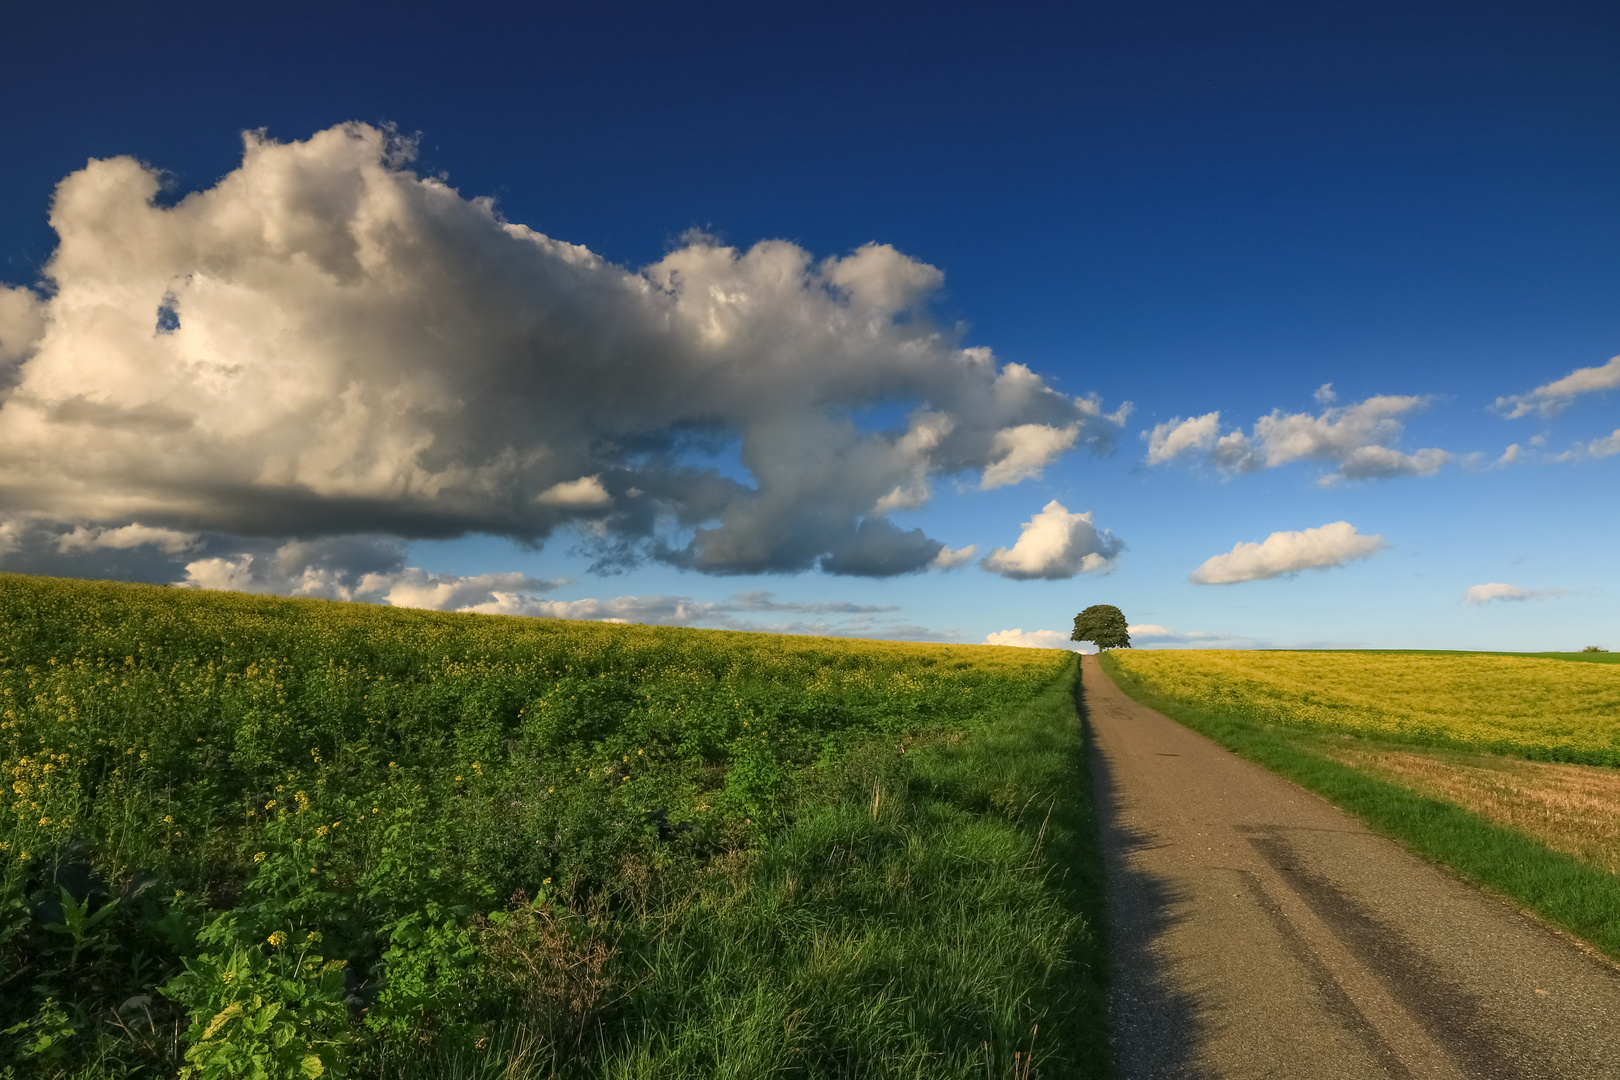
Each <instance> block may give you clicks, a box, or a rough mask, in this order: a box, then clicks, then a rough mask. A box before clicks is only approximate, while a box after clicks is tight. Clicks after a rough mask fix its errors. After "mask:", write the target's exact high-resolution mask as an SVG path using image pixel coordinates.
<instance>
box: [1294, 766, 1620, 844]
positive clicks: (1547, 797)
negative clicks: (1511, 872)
mask: <svg viewBox="0 0 1620 1080" xmlns="http://www.w3.org/2000/svg"><path fill="white" fill-rule="evenodd" d="M1320 749H1321V751H1322V752H1323V753H1324V754H1326V755H1327V756H1328V757H1331V758H1333V759H1334V760H1335V761H1340V762H1343V763H1344V764H1346V765H1349V766H1350V767H1352V768H1355V769H1360V770H1362V771H1363V772H1368V773H1371V774H1373V775H1374V776H1378V777H1380V778H1381V779H1385V780H1388V781H1390V782H1391V783H1394V784H1399V785H1401V786H1402V787H1405V788H1410V789H1411V790H1413V791H1416V792H1419V793H1421V794H1423V795H1427V796H1429V797H1430V798H1434V799H1441V800H1444V801H1445V802H1449V803H1452V804H1453V805H1456V806H1460V807H1462V808H1463V809H1464V810H1467V811H1469V812H1471V813H1475V814H1478V815H1479V816H1480V817H1482V818H1485V819H1486V820H1488V821H1494V822H1495V823H1496V824H1498V825H1506V826H1507V827H1508V828H1510V829H1517V830H1518V831H1520V832H1522V833H1524V834H1526V835H1527V836H1533V837H1535V838H1536V839H1537V840H1540V841H1541V842H1542V843H1543V844H1546V845H1547V846H1548V847H1550V848H1552V849H1553V850H1554V851H1561V852H1563V853H1564V854H1565V855H1573V856H1574V857H1575V858H1577V859H1580V860H1582V861H1583V862H1588V863H1591V864H1592V865H1594V866H1601V867H1603V869H1605V870H1607V871H1609V872H1610V873H1620V770H1616V769H1606V768H1603V767H1602V766H1599V765H1556V764H1549V763H1547V762H1541V761H1523V760H1519V759H1515V758H1507V757H1500V756H1497V755H1494V754H1467V753H1463V752H1461V751H1454V750H1413V749H1391V748H1381V749H1367V748H1366V747H1365V745H1364V744H1363V745H1355V744H1353V743H1351V742H1350V741H1349V740H1323V741H1322V743H1321V744H1320Z"/></svg>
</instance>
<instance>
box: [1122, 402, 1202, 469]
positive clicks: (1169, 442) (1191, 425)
mask: <svg viewBox="0 0 1620 1080" xmlns="http://www.w3.org/2000/svg"><path fill="white" fill-rule="evenodd" d="M1220 433H1221V414H1220V413H1219V412H1218V411H1217V412H1211V413H1205V414H1204V415H1203V416H1194V417H1190V418H1188V419H1186V420H1183V419H1182V418H1181V417H1179V416H1174V417H1171V418H1170V419H1169V420H1166V421H1165V422H1164V423H1162V424H1156V425H1154V428H1153V430H1152V431H1151V432H1143V433H1142V437H1143V438H1144V439H1147V440H1148V456H1147V460H1148V464H1149V465H1162V464H1163V463H1165V462H1167V461H1174V460H1175V459H1176V458H1177V457H1178V456H1179V455H1181V454H1183V453H1185V452H1186V451H1188V450H1209V449H1210V448H1212V447H1213V446H1214V445H1215V440H1216V438H1218V437H1219V436H1220Z"/></svg>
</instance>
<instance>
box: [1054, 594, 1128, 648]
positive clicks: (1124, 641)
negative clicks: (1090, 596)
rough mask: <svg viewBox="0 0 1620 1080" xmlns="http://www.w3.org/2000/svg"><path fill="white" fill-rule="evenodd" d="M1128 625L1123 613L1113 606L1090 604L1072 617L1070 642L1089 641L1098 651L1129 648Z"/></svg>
mask: <svg viewBox="0 0 1620 1080" xmlns="http://www.w3.org/2000/svg"><path fill="white" fill-rule="evenodd" d="M1129 626H1130V624H1128V623H1127V622H1126V621H1125V613H1124V612H1123V611H1120V610H1119V608H1117V607H1115V606H1114V605H1113V604H1092V605H1091V606H1090V607H1088V608H1086V610H1084V611H1082V612H1081V613H1080V614H1078V615H1076V616H1075V617H1074V633H1072V634H1070V635H1069V640H1070V641H1089V642H1091V643H1092V644H1094V645H1096V646H1097V648H1099V649H1128V648H1130V647H1131V635H1130V629H1129Z"/></svg>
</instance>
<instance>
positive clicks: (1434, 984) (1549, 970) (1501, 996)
mask: <svg viewBox="0 0 1620 1080" xmlns="http://www.w3.org/2000/svg"><path fill="white" fill-rule="evenodd" d="M1081 678H1082V686H1083V693H1084V695H1085V703H1086V710H1087V715H1088V719H1089V721H1090V725H1091V730H1092V733H1093V735H1094V738H1095V740H1096V743H1095V749H1096V751H1097V752H1096V753H1094V754H1093V755H1092V768H1093V771H1094V778H1095V781H1096V790H1097V798H1098V801H1099V806H1100V809H1101V816H1102V822H1103V846H1104V851H1105V857H1106V859H1107V864H1108V875H1109V896H1108V908H1109V915H1110V921H1111V926H1110V934H1111V937H1112V949H1113V960H1114V998H1113V1017H1114V1031H1115V1042H1116V1052H1117V1055H1118V1060H1119V1065H1120V1073H1121V1076H1122V1078H1123V1080H1149V1078H1151V1080H1159V1078H1170V1077H1174V1078H1182V1077H1187V1078H1200V1080H1202V1078H1216V1077H1219V1078H1222V1080H1225V1078H1238V1077H1242V1078H1250V1077H1278V1078H1288V1080H1337V1078H1340V1077H1344V1078H1360V1077H1421V1078H1428V1077H1436V1078H1440V1077H1444V1078H1448V1080H1464V1078H1465V1080H1499V1078H1500V1080H1519V1078H1528V1077H1537V1078H1541V1077H1545V1078H1547V1080H1587V1078H1592V1080H1597V1078H1600V1077H1601V1078H1604V1080H1616V1078H1620V969H1617V968H1616V967H1615V966H1614V965H1611V964H1610V963H1608V962H1607V961H1604V960H1601V959H1599V958H1596V957H1594V956H1593V955H1591V954H1590V953H1589V952H1587V951H1586V950H1585V949H1583V948H1582V947H1581V946H1579V945H1578V944H1576V943H1575V942H1573V941H1571V940H1569V939H1568V938H1565V937H1564V936H1562V935H1560V934H1557V933H1555V932H1553V931H1551V930H1548V929H1546V928H1545V927H1543V926H1542V925H1540V924H1539V923H1537V922H1535V921H1534V920H1532V919H1531V918H1530V917H1528V916H1526V915H1524V914H1521V913H1520V912H1519V911H1518V910H1517V909H1516V908H1514V907H1513V906H1511V905H1510V904H1508V903H1507V902H1505V901H1504V900H1502V899H1500V898H1497V897H1493V896H1489V895H1486V894H1484V893H1481V892H1480V891H1478V890H1476V889H1474V888H1472V887H1471V886H1468V885H1466V884H1463V883H1462V882H1459V881H1458V880H1457V879H1455V878H1453V877H1451V876H1450V875H1448V874H1447V873H1446V872H1445V871H1443V870H1440V869H1438V868H1436V867H1434V866H1432V865H1430V864H1429V863H1426V862H1424V861H1423V860H1421V859H1418V858H1417V857H1415V856H1413V855H1411V854H1409V853H1407V852H1406V851H1405V850H1404V849H1402V848H1401V847H1399V846H1398V845H1396V844H1394V843H1392V842H1391V841H1389V840H1385V839H1382V838H1380V837H1378V836H1375V835H1373V834H1372V833H1370V832H1369V831H1368V830H1367V829H1366V828H1365V827H1364V826H1362V825H1361V824H1360V823H1359V822H1357V821H1356V820H1355V819H1353V818H1351V817H1350V816H1349V815H1348V814H1345V813H1343V812H1341V811H1339V810H1337V809H1335V808H1334V807H1332V806H1331V805H1329V804H1328V803H1326V802H1325V801H1323V800H1322V799H1320V798H1318V797H1317V796H1315V795H1312V794H1310V793H1308V792H1306V791H1304V790H1303V789H1301V788H1299V787H1297V786H1295V785H1293V784H1291V783H1289V782H1288V781H1285V780H1282V779H1280V778H1278V777H1276V776H1274V775H1272V774H1271V773H1269V772H1266V771H1265V770H1264V769H1261V768H1260V767H1258V766H1256V765H1251V764H1249V763H1248V762H1246V761H1243V760H1242V759H1240V758H1238V757H1236V756H1235V755H1233V754H1231V753H1228V752H1227V751H1225V750H1223V749H1221V748H1220V747H1218V746H1216V745H1215V744H1214V743H1212V742H1210V741H1209V740H1208V739H1206V738H1204V737H1203V736H1201V735H1198V734H1195V733H1194V732H1192V731H1190V730H1188V729H1187V728H1184V727H1182V726H1181V725H1180V724H1177V723H1175V722H1174V721H1171V720H1169V719H1167V718H1166V717H1164V716H1163V715H1161V714H1160V713H1157V712H1154V711H1153V710H1151V709H1148V708H1144V707H1143V706H1141V705H1138V704H1137V703H1136V702H1134V701H1132V700H1131V699H1130V698H1128V697H1126V696H1125V695H1124V693H1122V692H1121V691H1120V690H1119V689H1118V688H1117V687H1116V686H1115V685H1114V683H1113V681H1112V680H1110V679H1109V678H1108V677H1107V676H1106V675H1105V674H1103V672H1102V669H1101V668H1100V667H1098V665H1097V661H1096V658H1095V657H1089V656H1088V657H1086V658H1085V659H1084V663H1083V665H1082V669H1081Z"/></svg>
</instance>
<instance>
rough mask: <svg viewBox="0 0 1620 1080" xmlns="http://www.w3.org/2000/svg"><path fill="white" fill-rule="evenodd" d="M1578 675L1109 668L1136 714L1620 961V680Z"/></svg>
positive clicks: (1158, 660) (1119, 660)
mask: <svg viewBox="0 0 1620 1080" xmlns="http://www.w3.org/2000/svg"><path fill="white" fill-rule="evenodd" d="M1599 655H1600V656H1601V655H1602V654H1599ZM1575 658H1579V659H1590V658H1591V657H1590V656H1586V657H1581V656H1580V654H1570V656H1569V658H1568V659H1575ZM1568 659H1563V658H1560V659H1551V658H1547V657H1545V656H1540V657H1513V656H1505V655H1495V654H1466V653H1390V652H1344V653H1331V652H1222V651H1208V652H1206V651H1192V650H1176V651H1170V650H1155V651H1144V652H1130V653H1123V652H1115V651H1110V652H1108V653H1106V654H1104V656H1103V657H1102V661H1101V662H1102V665H1103V668H1104V670H1105V671H1107V672H1108V674H1109V675H1110V676H1111V677H1113V679H1114V680H1115V682H1116V683H1117V684H1118V685H1119V686H1120V688H1121V689H1122V690H1124V691H1125V692H1126V693H1127V694H1129V695H1130V696H1131V697H1133V698H1135V699H1136V700H1138V701H1140V702H1142V703H1143V704H1145V705H1148V706H1150V707H1152V708H1154V709H1157V710H1159V711H1160V712H1163V713H1165V714H1166V715H1168V716H1171V717H1173V718H1175V719H1176V720H1178V721H1180V722H1182V723H1184V724H1186V725H1187V726H1189V727H1191V728H1193V729H1194V730H1196V731H1199V732H1202V733H1203V734H1205V735H1208V736H1209V737H1211V738H1213V739H1215V740H1216V741H1217V742H1219V743H1221V744H1222V745H1224V746H1226V747H1227V748H1229V749H1231V750H1233V751H1235V752H1237V753H1239V754H1241V755H1242V756H1244V757H1247V758H1249V759H1250V760H1252V761H1255V762H1256V763H1258V764H1261V765H1264V766H1266V767H1267V768H1270V769H1272V770H1273V771H1275V772H1278V773H1280V774H1282V775H1283V776H1286V777H1288V778H1289V779H1291V780H1294V781H1295V782H1297V783H1299V784H1301V785H1303V786H1304V787H1307V788H1309V789H1311V790H1313V791H1315V792H1317V793H1318V794H1321V795H1322V796H1324V797H1326V798H1327V799H1329V800H1330V801H1332V802H1334V803H1336V804H1338V805H1339V806H1342V807H1344V808H1345V809H1346V810H1349V811H1350V812H1352V813H1354V814H1356V815H1358V816H1359V817H1361V818H1362V819H1363V820H1365V821H1367V822H1368V824H1369V825H1371V826H1372V827H1373V828H1374V829H1376V830H1378V831H1380V832H1383V833H1384V834H1386V835H1389V836H1392V837H1394V838H1396V839H1398V840H1400V841H1402V842H1403V843H1405V844H1406V845H1407V846H1408V847H1410V848H1412V849H1413V850H1415V851H1417V852H1418V853H1420V854H1422V855H1424V856H1426V857H1428V858H1431V859H1433V860H1435V861H1437V862H1441V863H1444V864H1446V865H1448V866H1450V867H1451V868H1452V869H1453V870H1454V871H1456V872H1458V873H1459V874H1461V875H1462V876H1464V877H1466V878H1468V879H1470V880H1472V881H1474V882H1476V883H1477V884H1480V885H1483V886H1485V887H1487V888H1490V889H1492V890H1494V891H1496V892H1499V893H1502V894H1504V895H1506V896H1508V897H1510V898H1511V899H1513V900H1514V901H1516V902H1517V903H1520V904H1522V905H1524V906H1525V907H1526V908H1528V909H1530V910H1532V911H1534V912H1536V913H1537V914H1539V915H1540V916H1542V917H1543V918H1546V919H1548V920H1549V921H1551V922H1553V923H1554V924H1556V925H1559V926H1561V927H1563V928H1564V929H1566V930H1569V931H1570V932H1572V933H1574V934H1576V935H1577V936H1579V937H1581V938H1583V939H1585V940H1586V941H1588V942H1590V943H1591V944H1592V945H1594V946H1596V947H1597V948H1599V949H1601V950H1602V951H1604V952H1606V953H1608V954H1609V955H1610V956H1612V957H1615V958H1617V959H1620V878H1617V877H1616V874H1615V870H1616V868H1617V867H1620V802H1616V801H1615V797H1616V796H1617V795H1620V779H1617V778H1620V772H1616V770H1615V768H1614V766H1615V765H1616V764H1620V668H1613V667H1608V666H1598V665H1589V664H1585V663H1570V662H1568Z"/></svg>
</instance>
